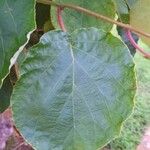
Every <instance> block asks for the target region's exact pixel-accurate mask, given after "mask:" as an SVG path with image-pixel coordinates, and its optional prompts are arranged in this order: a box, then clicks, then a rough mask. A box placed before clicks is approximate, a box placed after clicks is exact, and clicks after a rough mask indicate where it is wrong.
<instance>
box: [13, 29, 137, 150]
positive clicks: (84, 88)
mask: <svg viewBox="0 0 150 150" xmlns="http://www.w3.org/2000/svg"><path fill="white" fill-rule="evenodd" d="M135 84H136V83H135V74H134V63H133V60H132V58H131V56H130V53H129V51H128V49H127V48H126V46H125V45H124V44H123V43H122V42H121V41H120V40H119V39H117V38H115V37H113V36H112V35H111V34H108V33H105V32H103V31H101V30H98V29H96V28H89V29H80V30H76V31H75V32H73V33H72V34H68V33H64V32H62V31H52V32H48V33H47V34H45V35H44V36H43V37H42V38H41V41H40V43H39V44H38V45H36V46H34V47H33V48H32V49H31V51H30V53H29V55H28V57H27V59H26V60H25V62H24V63H23V66H22V71H21V78H20V80H19V81H18V83H17V85H16V86H15V90H14V92H13V95H12V109H13V114H14V120H15V123H16V126H17V128H18V129H19V131H20V132H21V134H23V136H24V137H25V138H26V140H27V141H29V142H30V143H31V144H32V145H33V147H35V148H37V149H39V150H41V149H44V150H49V149H51V150H56V149H57V150H62V149H65V150H96V149H97V148H99V147H102V146H103V145H104V144H106V142H108V141H109V140H111V139H112V138H114V137H115V136H116V135H118V134H119V131H120V127H121V125H122V122H123V121H124V120H125V119H126V118H127V116H129V114H130V113H131V110H132V107H133V97H134V95H135V89H136V88H135ZM20 112H21V113H20Z"/></svg>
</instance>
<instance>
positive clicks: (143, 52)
mask: <svg viewBox="0 0 150 150" xmlns="http://www.w3.org/2000/svg"><path fill="white" fill-rule="evenodd" d="M126 35H127V38H128V39H129V40H130V42H131V44H132V45H133V46H134V47H135V48H136V50H137V51H139V52H140V53H142V54H143V56H144V57H145V58H147V59H150V53H148V52H145V51H144V49H143V48H141V47H139V45H138V44H137V43H136V42H135V41H134V39H133V37H132V35H131V32H130V30H126Z"/></svg>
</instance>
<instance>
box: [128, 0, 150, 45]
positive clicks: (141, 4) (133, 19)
mask: <svg viewBox="0 0 150 150" xmlns="http://www.w3.org/2000/svg"><path fill="white" fill-rule="evenodd" d="M149 16H150V0H138V1H137V2H136V3H135V4H134V5H133V7H132V9H131V12H130V24H131V25H132V26H133V27H135V28H137V29H139V30H141V31H145V32H146V33H150V17H149ZM140 37H141V38H142V41H143V42H145V43H146V44H148V45H149V46H150V39H149V38H145V37H143V36H140Z"/></svg>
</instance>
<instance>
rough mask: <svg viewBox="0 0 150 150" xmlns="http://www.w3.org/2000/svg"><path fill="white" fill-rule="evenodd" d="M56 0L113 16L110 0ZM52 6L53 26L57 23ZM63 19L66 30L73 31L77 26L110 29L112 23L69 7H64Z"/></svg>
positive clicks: (113, 7)
mask: <svg viewBox="0 0 150 150" xmlns="http://www.w3.org/2000/svg"><path fill="white" fill-rule="evenodd" d="M56 2H60V3H69V4H74V5H77V6H81V7H84V8H87V9H90V10H92V11H94V12H97V13H101V14H103V15H105V16H108V17H110V18H114V17H115V6H114V3H113V2H112V0H94V1H87V0H56ZM52 8H53V11H52V12H53V13H52V19H53V23H54V25H55V26H58V25H57V20H56V19H57V17H56V15H57V14H56V9H55V7H52ZM62 14H63V15H62V16H63V20H64V24H65V26H66V29H67V31H74V30H76V29H79V28H82V27H83V28H86V27H97V28H101V29H103V30H105V31H110V30H111V28H112V26H113V25H112V24H110V23H106V22H105V21H102V20H99V19H95V18H94V17H91V16H88V15H86V14H84V13H82V12H77V11H74V10H71V9H67V8H66V9H64V11H63V13H62Z"/></svg>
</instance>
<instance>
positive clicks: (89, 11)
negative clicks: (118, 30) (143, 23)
mask: <svg viewBox="0 0 150 150" xmlns="http://www.w3.org/2000/svg"><path fill="white" fill-rule="evenodd" d="M36 1H37V2H38V3H43V4H47V5H53V6H55V7H62V8H69V9H73V10H76V11H78V12H82V13H85V14H86V15H89V16H93V17H95V18H97V19H101V20H104V21H106V22H109V23H112V24H116V25H117V26H120V27H123V28H125V29H128V30H130V31H132V32H134V33H136V34H137V35H143V36H145V37H147V38H150V34H149V33H145V32H143V31H141V30H138V29H136V28H134V27H132V26H130V25H129V24H124V23H122V22H119V21H115V20H113V19H111V18H109V17H106V16H103V15H101V14H98V13H95V12H93V11H91V10H88V9H85V8H82V7H80V6H76V5H71V4H61V3H57V2H54V1H49V0H36Z"/></svg>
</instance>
